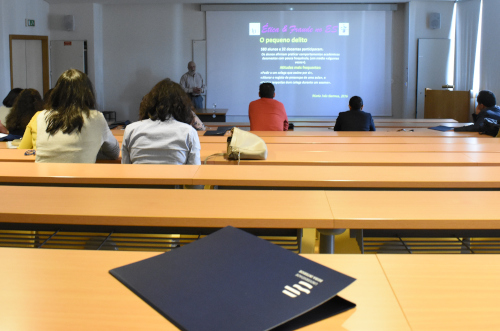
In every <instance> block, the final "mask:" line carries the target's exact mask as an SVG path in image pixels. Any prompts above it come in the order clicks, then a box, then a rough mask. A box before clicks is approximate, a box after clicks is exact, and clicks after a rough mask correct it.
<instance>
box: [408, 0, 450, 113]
mask: <svg viewBox="0 0 500 331" xmlns="http://www.w3.org/2000/svg"><path fill="white" fill-rule="evenodd" d="M408 6H409V7H408V18H407V19H408V30H407V31H408V37H407V38H408V60H407V66H408V77H409V80H408V88H407V98H406V104H405V108H404V114H403V116H401V117H403V118H415V111H416V96H417V44H418V39H421V38H422V39H427V38H428V39H447V38H450V34H451V23H452V17H453V6H454V3H453V2H425V1H410V2H409V4H408ZM430 13H440V14H441V29H430V28H429V27H428V26H427V17H428V15H429V14H430ZM420 115H422V116H420ZM419 117H423V114H419Z"/></svg>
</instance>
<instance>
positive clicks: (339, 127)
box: [333, 114, 342, 131]
mask: <svg viewBox="0 0 500 331" xmlns="http://www.w3.org/2000/svg"><path fill="white" fill-rule="evenodd" d="M340 117H341V116H340V114H339V116H337V120H335V126H334V127H333V131H342V125H341V122H342V121H341V119H340Z"/></svg>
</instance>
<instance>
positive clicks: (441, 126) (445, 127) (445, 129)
mask: <svg viewBox="0 0 500 331" xmlns="http://www.w3.org/2000/svg"><path fill="white" fill-rule="evenodd" d="M429 129H431V130H437V131H443V132H444V131H450V130H453V128H452V127H449V126H444V125H438V126H433V127H432V128H429Z"/></svg>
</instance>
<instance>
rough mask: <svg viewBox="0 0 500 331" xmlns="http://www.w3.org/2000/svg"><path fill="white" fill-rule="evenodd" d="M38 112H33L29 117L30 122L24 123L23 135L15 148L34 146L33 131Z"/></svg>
mask: <svg viewBox="0 0 500 331" xmlns="http://www.w3.org/2000/svg"><path fill="white" fill-rule="evenodd" d="M39 114H40V112H37V113H35V115H33V117H32V118H31V120H30V122H29V123H28V125H26V130H24V135H23V138H22V140H21V143H20V144H19V146H18V147H17V148H19V149H31V148H34V146H33V145H34V144H33V131H35V132H36V127H37V122H36V121H37V118H38V115H39Z"/></svg>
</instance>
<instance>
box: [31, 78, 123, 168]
mask: <svg viewBox="0 0 500 331" xmlns="http://www.w3.org/2000/svg"><path fill="white" fill-rule="evenodd" d="M46 106H47V110H44V111H43V112H42V113H40V115H39V116H38V118H37V130H38V133H37V139H36V146H37V151H36V162H53V163H94V162H95V161H96V158H99V159H101V158H102V159H117V158H118V156H119V154H120V148H119V145H118V141H117V140H116V138H115V137H114V136H113V134H112V133H111V131H110V130H109V128H108V124H107V123H106V120H105V119H104V116H103V114H102V113H101V112H100V111H97V110H95V96H94V90H93V87H92V83H91V82H90V80H89V78H88V77H87V75H85V74H84V73H83V72H81V71H79V70H76V69H69V70H66V71H65V72H64V73H63V74H62V75H61V77H59V79H58V80H57V83H56V86H55V87H54V89H53V90H52V92H51V93H50V96H49V100H48V102H47V105H46Z"/></svg>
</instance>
